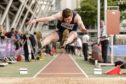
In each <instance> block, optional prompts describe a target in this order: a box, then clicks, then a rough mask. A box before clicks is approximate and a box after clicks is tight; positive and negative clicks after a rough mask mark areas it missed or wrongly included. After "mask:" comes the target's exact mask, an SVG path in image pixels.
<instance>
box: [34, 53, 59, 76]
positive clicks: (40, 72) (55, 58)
mask: <svg viewBox="0 0 126 84" xmlns="http://www.w3.org/2000/svg"><path fill="white" fill-rule="evenodd" d="M56 58H57V55H56V56H54V58H53V59H52V60H51V61H50V62H49V63H48V64H47V65H45V66H44V67H43V68H42V69H41V70H40V71H38V72H37V73H36V74H35V75H34V76H33V78H36V77H37V75H38V74H40V73H41V72H42V71H43V70H44V69H45V68H46V67H47V66H48V65H49V64H51V63H52V62H53V61H54V60H55V59H56Z"/></svg>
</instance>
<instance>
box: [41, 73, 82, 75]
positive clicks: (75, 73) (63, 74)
mask: <svg viewBox="0 0 126 84" xmlns="http://www.w3.org/2000/svg"><path fill="white" fill-rule="evenodd" d="M40 74H52V75H53V74H63V75H64V74H71V75H74V74H82V73H40Z"/></svg>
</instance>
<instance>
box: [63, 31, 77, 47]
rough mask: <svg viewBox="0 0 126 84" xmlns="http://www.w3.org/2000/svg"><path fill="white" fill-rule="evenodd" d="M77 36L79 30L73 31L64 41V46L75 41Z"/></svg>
mask: <svg viewBox="0 0 126 84" xmlns="http://www.w3.org/2000/svg"><path fill="white" fill-rule="evenodd" d="M76 38H77V32H75V31H71V32H70V34H69V36H68V38H67V40H66V41H65V42H64V44H63V46H64V47H65V46H66V45H67V44H69V43H71V42H73V41H74V40H75V39H76Z"/></svg>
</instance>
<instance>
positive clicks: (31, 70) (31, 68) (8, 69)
mask: <svg viewBox="0 0 126 84" xmlns="http://www.w3.org/2000/svg"><path fill="white" fill-rule="evenodd" d="M51 59H53V56H48V57H46V58H45V59H44V60H36V61H35V60H33V61H31V62H24V61H22V62H17V63H15V64H9V65H7V66H4V67H0V77H33V76H34V75H35V74H36V73H37V72H38V71H39V70H41V69H42V68H43V67H44V66H45V65H46V64H47V63H48V62H49V61H50V60H51ZM20 68H27V69H28V74H26V75H20V73H19V71H20V70H19V69H20Z"/></svg>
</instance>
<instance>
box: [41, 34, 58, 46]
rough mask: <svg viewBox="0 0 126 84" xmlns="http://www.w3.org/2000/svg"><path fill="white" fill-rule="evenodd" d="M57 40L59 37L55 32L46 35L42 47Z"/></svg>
mask: <svg viewBox="0 0 126 84" xmlns="http://www.w3.org/2000/svg"><path fill="white" fill-rule="evenodd" d="M58 40H59V35H58V33H57V32H52V33H51V34H49V35H47V36H46V37H45V38H44V40H43V46H45V45H48V44H50V43H51V42H56V41H58Z"/></svg>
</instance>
